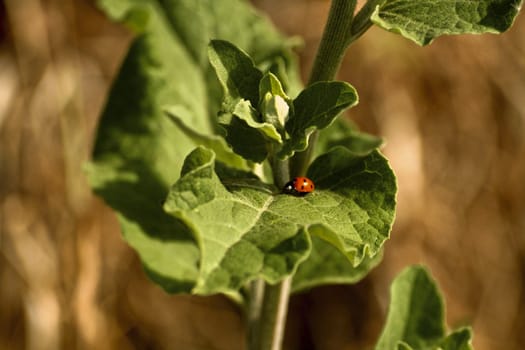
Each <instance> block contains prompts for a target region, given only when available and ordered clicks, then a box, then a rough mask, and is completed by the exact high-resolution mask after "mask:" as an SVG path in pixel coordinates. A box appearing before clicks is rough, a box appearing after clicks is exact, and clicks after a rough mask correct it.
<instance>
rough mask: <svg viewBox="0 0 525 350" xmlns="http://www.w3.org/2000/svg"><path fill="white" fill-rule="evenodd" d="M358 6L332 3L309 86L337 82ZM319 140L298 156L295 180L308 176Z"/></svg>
mask: <svg viewBox="0 0 525 350" xmlns="http://www.w3.org/2000/svg"><path fill="white" fill-rule="evenodd" d="M355 6H356V0H332V5H331V7H330V12H329V13H328V20H327V22H326V26H325V29H324V32H323V36H322V38H321V42H320V44H319V49H318V51H317V55H316V57H315V60H314V64H313V66H312V71H311V73H310V78H309V80H308V85H311V84H313V83H315V82H318V81H328V80H334V78H335V75H336V74H337V71H338V70H339V67H340V66H341V62H342V60H343V57H344V54H345V51H346V48H347V47H348V45H349V44H350V42H351V41H350V38H351V37H352V21H353V15H354V10H355ZM317 137H318V135H317V132H314V133H313V134H312V135H310V139H309V143H308V148H307V149H306V150H305V151H303V152H297V153H296V155H295V156H294V157H293V159H292V161H291V164H290V170H291V172H292V174H293V176H302V175H305V174H306V169H308V165H309V164H310V161H311V158H312V155H313V150H314V148H315V144H316V142H317Z"/></svg>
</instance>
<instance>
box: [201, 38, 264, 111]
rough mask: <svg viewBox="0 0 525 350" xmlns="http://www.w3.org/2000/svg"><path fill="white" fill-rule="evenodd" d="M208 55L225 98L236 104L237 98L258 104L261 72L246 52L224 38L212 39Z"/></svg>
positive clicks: (253, 104) (254, 104)
mask: <svg viewBox="0 0 525 350" xmlns="http://www.w3.org/2000/svg"><path fill="white" fill-rule="evenodd" d="M208 55H209V58H210V63H211V65H212V66H213V68H215V72H216V73H217V77H218V78H219V81H220V82H221V85H222V87H223V89H224V94H225V99H226V100H227V101H228V102H233V104H236V103H237V101H238V100H239V99H245V100H248V101H250V102H251V105H252V106H257V105H258V104H259V81H260V80H261V78H262V72H261V71H260V70H259V69H257V68H256V67H255V65H254V63H253V61H252V59H251V58H250V56H248V54H247V53H245V52H244V51H242V50H241V49H239V48H238V47H236V46H235V45H233V44H232V43H230V42H227V41H224V40H212V41H211V43H210V46H209V51H208Z"/></svg>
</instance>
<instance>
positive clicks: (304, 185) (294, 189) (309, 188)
mask: <svg viewBox="0 0 525 350" xmlns="http://www.w3.org/2000/svg"><path fill="white" fill-rule="evenodd" d="M314 188H315V185H314V182H313V181H312V180H310V179H309V178H307V177H304V176H298V177H294V178H293V179H292V180H290V181H288V182H287V183H286V184H285V185H284V188H283V193H286V194H291V195H294V196H299V197H302V196H306V195H307V194H308V193H310V192H313V190H314Z"/></svg>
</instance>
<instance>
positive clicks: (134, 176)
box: [88, 7, 210, 292]
mask: <svg viewBox="0 0 525 350" xmlns="http://www.w3.org/2000/svg"><path fill="white" fill-rule="evenodd" d="M146 8H148V9H149V12H148V15H149V17H150V19H151V20H150V21H149V22H148V24H147V29H146V32H147V33H146V34H143V35H140V36H139V37H138V38H137V39H136V40H135V42H134V43H133V44H132V46H131V48H130V50H129V53H128V55H127V57H126V59H125V61H124V63H123V65H122V68H121V70H120V73H119V76H118V77H117V79H116V80H115V82H114V84H113V87H112V90H111V93H110V95H109V98H108V102H107V105H106V107H105V110H104V113H103V115H102V118H101V121H100V125H99V130H98V134H97V140H96V144H95V150H94V155H93V162H94V163H93V164H92V166H91V167H89V168H88V175H89V178H90V182H91V185H92V187H93V189H94V191H95V193H97V194H98V195H100V196H101V197H102V198H104V200H105V201H106V203H107V204H108V205H110V206H111V207H112V208H114V209H115V210H117V212H118V214H119V215H118V217H119V221H120V224H121V227H122V231H123V235H124V238H125V239H126V241H127V242H128V243H129V244H130V245H131V246H132V247H133V248H135V249H136V250H137V251H138V253H139V255H140V257H141V260H142V262H143V264H144V266H145V268H146V271H147V272H148V273H149V275H150V277H151V278H152V279H154V280H155V281H162V283H161V284H162V285H163V287H164V288H165V289H166V290H168V291H170V292H188V291H189V290H190V289H191V286H192V281H194V280H195V278H196V276H197V272H198V265H197V264H198V259H199V252H198V249H197V246H196V244H195V242H194V241H193V238H192V235H191V232H190V231H189V230H188V229H187V227H186V226H185V225H182V224H181V223H179V222H177V221H176V220H174V219H173V218H172V217H169V216H168V215H166V214H165V213H163V210H162V202H163V200H164V198H165V193H167V191H168V189H169V185H170V184H171V183H172V182H173V181H174V180H175V179H177V177H178V173H179V170H180V167H181V165H182V161H183V159H184V156H185V154H187V152H189V150H191V149H192V148H193V147H194V146H193V143H192V142H191V141H190V140H189V139H188V138H186V137H185V135H184V134H183V133H181V131H180V130H179V129H178V128H177V127H176V125H174V124H173V123H172V122H171V121H169V120H168V118H166V116H165V115H164V113H163V110H162V107H161V106H162V105H164V104H167V103H168V102H170V101H173V100H175V101H180V102H181V104H182V105H184V107H185V108H186V109H188V110H190V111H192V113H193V114H192V115H206V114H207V112H206V109H205V106H203V105H202V104H200V103H198V102H196V100H198V99H205V89H204V84H203V80H202V77H201V75H200V72H199V69H198V67H197V66H196V65H195V64H194V63H193V62H192V60H191V59H190V58H189V57H188V55H187V54H186V52H185V50H184V49H183V48H182V47H181V45H180V43H179V42H178V41H177V39H176V37H174V36H173V35H172V34H171V33H170V32H169V30H168V29H167V27H166V25H165V22H164V21H163V18H162V17H161V16H158V15H157V14H156V12H154V11H153V10H152V9H153V8H152V7H146ZM149 33H155V34H156V35H150V34H149ZM165 57H170V60H169V61H168V60H166V59H165ZM174 76H175V77H178V78H179V79H181V80H182V81H187V82H188V83H187V85H184V86H183V85H181V84H172V83H170V82H169V81H168V79H169V77H174ZM189 90H191V93H190V92H189ZM193 122H194V124H195V126H196V127H197V128H200V129H202V130H203V131H206V130H210V126H209V124H207V121H206V119H205V118H204V119H203V118H201V119H194V120H193ZM173 140H177V145H176V147H175V145H174V143H173ZM173 266H177V268H173Z"/></svg>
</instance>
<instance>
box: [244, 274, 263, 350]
mask: <svg viewBox="0 0 525 350" xmlns="http://www.w3.org/2000/svg"><path fill="white" fill-rule="evenodd" d="M264 288H265V283H264V280H262V279H260V278H258V279H256V280H254V281H252V282H251V283H250V300H249V305H248V310H247V321H248V339H247V346H248V349H250V350H256V349H259V347H260V346H259V344H260V342H261V337H260V324H261V322H260V321H261V311H262V305H263V298H264Z"/></svg>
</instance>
